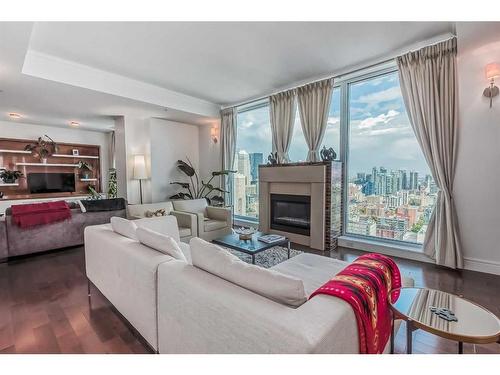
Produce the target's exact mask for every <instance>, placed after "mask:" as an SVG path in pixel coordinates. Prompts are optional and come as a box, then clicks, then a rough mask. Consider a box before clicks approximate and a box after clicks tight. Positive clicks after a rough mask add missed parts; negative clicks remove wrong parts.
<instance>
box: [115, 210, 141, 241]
mask: <svg viewBox="0 0 500 375" xmlns="http://www.w3.org/2000/svg"><path fill="white" fill-rule="evenodd" d="M111 228H113V231H114V232H116V233H118V234H121V235H122V236H125V237H128V238H130V239H132V240H136V241H137V235H136V233H135V231H136V229H137V225H135V223H134V222H133V221H131V220H127V219H124V218H123V217H118V216H113V217H112V218H111Z"/></svg>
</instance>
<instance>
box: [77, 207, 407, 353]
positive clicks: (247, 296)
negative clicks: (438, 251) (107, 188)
mask: <svg viewBox="0 0 500 375" xmlns="http://www.w3.org/2000/svg"><path fill="white" fill-rule="evenodd" d="M172 218H173V217H172ZM142 220H145V219H141V220H137V221H135V222H137V224H138V225H141V226H145V227H151V225H152V223H153V222H151V221H150V222H149V223H148V222H146V221H144V222H142V223H141V221H142ZM146 220H147V219H146ZM149 220H150V219H149ZM173 220H174V221H171V222H170V224H171V226H170V227H168V228H166V227H162V229H161V231H163V232H164V234H167V235H171V236H172V237H174V238H176V239H177V241H179V236H178V233H177V226H176V223H175V219H173ZM153 226H154V225H153ZM155 228H156V229H154V230H159V229H158V227H155ZM179 243H180V241H179ZM181 249H182V251H183V252H184V254H185V255H186V258H187V259H188V261H187V262H184V261H180V260H176V259H173V258H172V257H170V256H169V255H165V254H162V253H159V252H158V251H156V250H154V249H151V248H149V247H147V246H145V245H143V244H141V243H139V242H138V241H137V240H132V239H129V238H126V237H123V236H121V235H120V234H118V233H115V232H114V231H113V230H112V229H111V227H110V225H101V226H95V227H88V228H87V229H86V231H85V255H86V266H87V276H88V278H89V280H90V281H91V282H92V283H93V284H94V285H95V286H96V287H97V288H98V289H99V290H100V291H101V292H102V293H103V294H104V296H106V298H108V299H109V300H110V301H111V303H112V304H113V305H114V306H115V307H116V308H117V309H118V311H120V313H121V314H122V315H124V316H125V318H126V319H127V320H128V321H129V322H130V323H131V324H132V325H133V326H134V327H135V328H136V329H137V331H138V332H139V333H140V334H141V335H142V336H143V337H144V338H145V339H146V340H147V342H148V343H149V344H150V345H151V347H152V348H153V349H154V350H157V351H159V352H160V353H357V352H358V333H357V326H356V320H355V315H354V313H353V311H352V309H351V307H350V306H349V305H348V304H347V303H346V302H344V301H342V300H340V299H338V298H335V297H331V296H326V295H318V296H315V297H314V298H312V299H311V300H308V301H306V302H305V303H303V304H302V305H300V306H299V307H296V308H293V307H290V306H287V305H284V304H282V303H278V302H275V301H274V300H271V299H269V298H266V297H263V296H262V295H260V294H256V293H254V292H252V291H251V290H248V289H245V288H243V287H241V286H239V285H237V284H234V283H232V282H229V281H226V280H225V279H223V278H221V277H218V276H215V275H214V274H212V273H209V272H206V271H204V270H203V269H201V268H198V267H195V266H193V265H192V263H191V254H190V248H189V246H187V245H186V244H182V247H181ZM193 255H194V254H193ZM346 264H347V263H346V262H342V261H339V260H335V259H331V258H327V257H324V256H318V255H312V254H301V255H298V256H296V257H293V258H291V259H289V260H287V261H285V262H283V263H281V264H278V265H276V266H274V267H273V268H272V269H273V270H275V271H278V272H280V273H281V274H284V275H288V276H290V277H292V278H298V279H301V280H302V281H303V285H304V291H305V293H306V295H307V296H308V295H310V294H311V293H312V292H313V291H314V290H316V289H317V288H318V287H320V286H321V285H323V284H324V283H325V282H326V281H327V280H329V279H330V278H331V277H332V276H334V275H335V274H336V273H338V272H339V271H340V270H342V269H343V268H344V267H345V266H346ZM404 285H412V280H406V279H405V280H404ZM388 350H389V344H388V345H387V348H386V351H388Z"/></svg>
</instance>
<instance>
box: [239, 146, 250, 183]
mask: <svg viewBox="0 0 500 375" xmlns="http://www.w3.org/2000/svg"><path fill="white" fill-rule="evenodd" d="M236 162H237V168H236V169H237V171H238V173H239V174H242V175H243V176H245V186H246V185H250V182H251V180H252V177H251V175H250V156H249V155H248V152H246V151H245V150H240V151H239V152H238V158H237V160H236Z"/></svg>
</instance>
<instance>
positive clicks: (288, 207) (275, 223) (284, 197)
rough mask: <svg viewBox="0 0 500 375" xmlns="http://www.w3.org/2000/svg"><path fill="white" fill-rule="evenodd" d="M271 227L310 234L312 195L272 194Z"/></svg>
mask: <svg viewBox="0 0 500 375" xmlns="http://www.w3.org/2000/svg"><path fill="white" fill-rule="evenodd" d="M270 224H271V229H276V230H280V231H284V232H289V233H297V234H302V235H305V236H309V234H310V232H311V197H310V196H307V195H288V194H271V223H270Z"/></svg>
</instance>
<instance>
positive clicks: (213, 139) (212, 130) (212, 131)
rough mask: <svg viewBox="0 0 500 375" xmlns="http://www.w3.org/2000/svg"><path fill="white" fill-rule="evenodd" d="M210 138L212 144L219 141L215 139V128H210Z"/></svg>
mask: <svg viewBox="0 0 500 375" xmlns="http://www.w3.org/2000/svg"><path fill="white" fill-rule="evenodd" d="M210 137H211V138H212V141H213V142H214V143H217V142H218V141H219V140H218V139H217V126H212V129H210Z"/></svg>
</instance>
